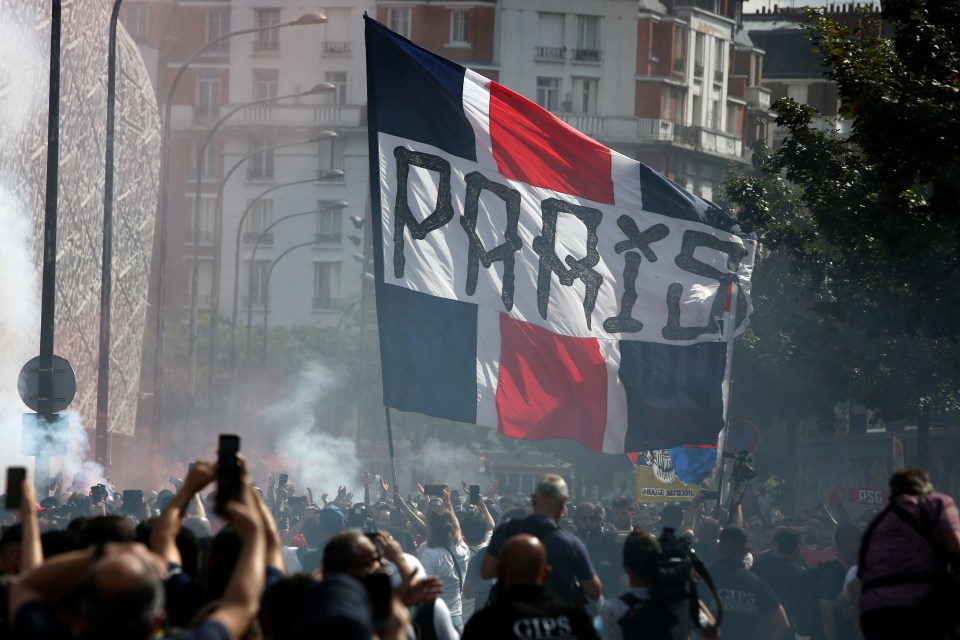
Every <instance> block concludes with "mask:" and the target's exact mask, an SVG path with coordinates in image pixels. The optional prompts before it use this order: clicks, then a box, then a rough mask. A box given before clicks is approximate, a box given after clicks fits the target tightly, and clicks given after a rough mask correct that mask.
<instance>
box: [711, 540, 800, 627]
mask: <svg viewBox="0 0 960 640" xmlns="http://www.w3.org/2000/svg"><path fill="white" fill-rule="evenodd" d="M747 551H748V547H747V533H746V531H744V530H743V529H741V528H740V527H737V526H731V527H727V528H726V529H724V530H723V533H721V534H720V540H719V542H718V543H717V555H718V556H719V557H720V559H719V560H717V563H716V564H714V565H713V566H712V567H709V570H710V575H711V576H713V581H714V583H715V584H716V586H717V595H719V596H720V603H721V604H722V605H723V624H722V627H721V629H720V632H721V634H722V636H723V637H724V638H763V639H764V640H785V639H786V638H788V637H791V636H790V634H791V632H790V625H789V624H788V623H787V614H786V613H785V612H784V610H783V607H782V606H780V601H779V600H777V596H775V595H774V594H773V591H771V590H770V587H768V586H767V585H766V584H765V583H764V582H763V580H761V579H760V578H758V577H757V576H755V575H754V574H752V573H751V572H750V571H748V570H747V568H746V566H745V565H744V562H743V559H744V557H745V556H746V555H747Z"/></svg>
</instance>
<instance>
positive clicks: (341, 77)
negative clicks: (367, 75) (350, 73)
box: [323, 71, 347, 104]
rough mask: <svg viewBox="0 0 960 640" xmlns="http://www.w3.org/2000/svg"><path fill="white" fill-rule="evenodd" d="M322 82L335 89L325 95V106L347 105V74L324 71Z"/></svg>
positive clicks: (344, 72)
mask: <svg viewBox="0 0 960 640" xmlns="http://www.w3.org/2000/svg"><path fill="white" fill-rule="evenodd" d="M323 81H324V82H329V83H330V84H332V85H333V86H334V87H336V89H334V90H333V91H330V92H329V93H327V94H326V101H327V104H347V72H346V71H326V72H324V74H323Z"/></svg>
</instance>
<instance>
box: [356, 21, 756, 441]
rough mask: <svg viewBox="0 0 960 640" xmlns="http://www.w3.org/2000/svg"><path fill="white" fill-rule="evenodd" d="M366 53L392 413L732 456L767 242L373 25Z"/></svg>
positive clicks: (519, 434)
mask: <svg viewBox="0 0 960 640" xmlns="http://www.w3.org/2000/svg"><path fill="white" fill-rule="evenodd" d="M366 44H367V82H368V94H367V95H368V101H369V105H368V107H369V109H368V114H369V128H370V164H371V195H372V203H373V225H372V226H373V249H374V260H375V271H376V292H377V315H378V321H379V330H380V350H381V357H382V364H383V389H384V403H385V404H386V406H388V407H393V408H396V409H400V410H403V411H415V412H419V413H424V414H428V415H432V416H437V417H441V418H446V419H450V420H457V421H460V422H467V423H473V424H477V425H482V426H485V427H489V428H493V429H497V430H498V431H499V432H500V433H502V434H504V435H508V436H511V437H514V438H523V439H528V440H545V439H552V438H572V439H574V440H578V441H579V442H581V443H582V444H583V445H585V446H586V447H588V448H590V449H592V450H594V451H603V452H607V453H624V452H628V451H649V450H654V449H666V448H671V447H679V446H682V445H689V446H693V447H694V448H695V449H696V448H697V447H698V446H699V447H707V448H708V449H707V451H711V452H712V455H714V456H715V453H716V452H715V449H709V448H711V447H716V444H717V435H718V433H719V432H720V429H721V428H722V426H723V400H722V391H721V384H722V382H723V379H724V369H725V365H726V359H727V358H726V356H727V347H728V344H730V343H731V342H732V338H733V335H734V334H735V331H742V330H743V327H744V325H745V322H746V318H747V316H748V314H749V310H750V303H749V289H750V275H751V271H752V268H753V256H754V251H755V246H756V243H755V240H754V239H753V237H752V236H751V235H749V234H747V233H744V232H743V231H741V229H740V228H739V227H738V225H737V223H736V221H734V220H733V219H732V218H731V217H730V216H728V215H727V214H726V213H725V212H723V211H722V210H721V209H720V208H719V207H717V206H715V205H713V204H711V203H709V202H706V201H705V200H702V199H700V198H698V197H696V196H694V195H692V194H690V193H688V192H687V191H685V190H683V189H682V188H680V187H679V186H677V185H676V184H674V183H672V182H670V181H669V180H667V179H666V178H664V177H663V176H661V175H659V174H657V173H656V172H654V171H653V170H651V169H650V168H648V167H646V166H645V165H643V164H641V163H638V162H636V161H634V160H631V159H630V158H627V157H625V156H623V155H621V154H619V153H617V152H615V151H612V150H610V149H608V148H607V147H605V146H603V145H602V144H600V143H598V142H596V141H595V140H592V139H590V138H589V137H587V136H585V135H584V134H582V133H580V132H578V131H576V130H575V129H573V128H571V127H570V126H568V125H567V124H565V123H564V122H562V121H561V120H559V119H558V118H556V117H555V116H553V115H552V114H550V113H549V112H548V111H545V110H544V109H542V108H541V107H539V106H537V105H536V104H534V103H532V102H530V101H529V100H527V99H526V98H524V97H522V96H520V95H518V94H517V93H514V92H513V91H511V90H509V89H507V88H506V87H504V86H502V85H500V84H498V83H496V82H492V81H490V80H488V79H486V78H484V77H482V76H480V75H479V74H477V73H475V72H473V71H471V70H469V69H465V68H463V67H461V66H459V65H457V64H455V63H453V62H451V61H449V60H446V59H444V58H442V57H440V56H437V55H435V54H433V53H430V52H429V51H426V50H425V49H422V48H420V47H418V46H416V45H415V44H413V43H412V42H410V41H409V40H407V39H405V38H403V37H401V36H399V35H397V34H395V33H393V32H392V31H390V30H389V29H387V28H386V27H384V26H383V25H381V24H380V23H378V22H376V21H375V20H372V19H370V18H366ZM731 283H732V285H733V286H732V291H734V292H735V295H736V296H737V299H736V302H737V303H739V304H734V305H733V308H735V309H737V313H736V315H737V316H738V317H737V318H736V323H735V327H734V326H731V324H730V323H731V320H730V319H729V318H727V319H724V315H725V314H724V310H725V308H726V309H729V308H730V305H729V304H728V301H727V297H728V296H727V294H728V291H729V290H731V288H730V287H731ZM726 315H727V316H729V315H730V314H729V313H727V314H726ZM725 325H726V326H725ZM698 450H700V451H703V450H704V449H698Z"/></svg>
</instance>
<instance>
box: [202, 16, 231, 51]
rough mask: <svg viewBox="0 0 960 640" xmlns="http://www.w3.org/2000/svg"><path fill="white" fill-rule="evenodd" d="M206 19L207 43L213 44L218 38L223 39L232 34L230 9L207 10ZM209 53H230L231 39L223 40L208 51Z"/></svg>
mask: <svg viewBox="0 0 960 640" xmlns="http://www.w3.org/2000/svg"><path fill="white" fill-rule="evenodd" d="M205 19H206V21H207V25H206V27H207V28H206V32H207V40H206V41H207V42H213V41H214V40H216V39H217V38H222V37H223V36H225V35H227V34H228V33H230V8H229V7H221V8H218V9H207V12H206V16H205ZM207 53H230V38H226V39H224V40H221V41H220V42H218V43H217V44H215V45H213V46H212V47H210V48H209V49H207Z"/></svg>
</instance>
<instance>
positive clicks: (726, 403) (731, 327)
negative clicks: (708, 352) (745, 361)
mask: <svg viewBox="0 0 960 640" xmlns="http://www.w3.org/2000/svg"><path fill="white" fill-rule="evenodd" d="M734 284H735V280H734V279H733V278H731V279H730V283H729V284H728V285H727V296H728V298H727V299H728V303H729V307H730V310H729V312H728V313H729V316H728V317H727V321H726V322H725V323H724V327H723V329H724V331H723V333H724V338H725V340H726V342H727V364H726V366H725V367H724V371H723V430H722V431H721V432H720V438H719V440H718V442H717V445H718V446H717V462H718V463H719V465H720V473H719V477H718V480H717V508H718V509H719V508H720V505H722V504H723V480H724V478H723V475H724V474H723V472H724V470H725V469H726V466H727V463H726V460H724V458H723V452H724V451H725V450H726V448H727V438H728V437H729V435H730V419H729V418H728V413H729V410H730V395H731V392H732V390H733V377H732V372H733V341H734V339H735V338H736V334H737V298H738V297H739V293H740V289H739V286H738V287H737V288H736V289H734Z"/></svg>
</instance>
